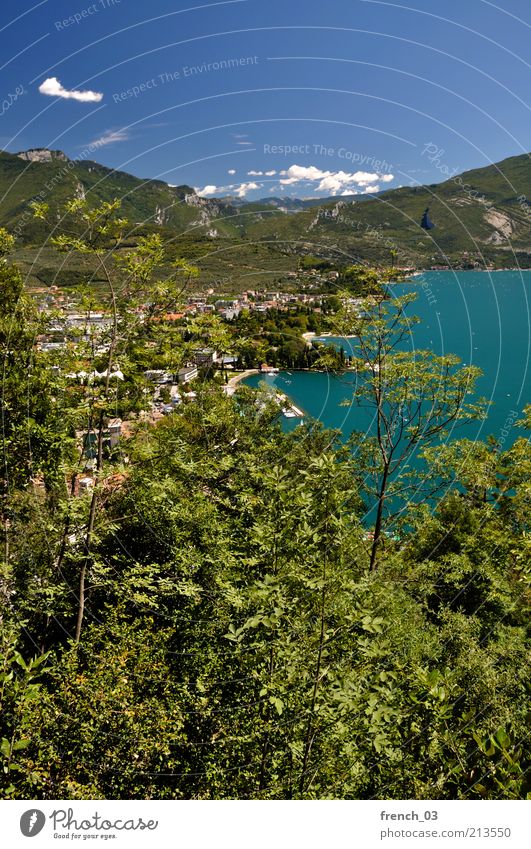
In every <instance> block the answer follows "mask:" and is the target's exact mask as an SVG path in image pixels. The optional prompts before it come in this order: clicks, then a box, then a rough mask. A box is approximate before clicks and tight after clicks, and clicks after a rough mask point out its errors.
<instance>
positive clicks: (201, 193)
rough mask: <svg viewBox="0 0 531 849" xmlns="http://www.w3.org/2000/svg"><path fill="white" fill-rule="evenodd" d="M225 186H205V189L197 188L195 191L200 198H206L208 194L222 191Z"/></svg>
mask: <svg viewBox="0 0 531 849" xmlns="http://www.w3.org/2000/svg"><path fill="white" fill-rule="evenodd" d="M222 191H223V186H205V187H204V188H203V189H198V188H196V190H195V192H196V194H198V195H199V197H200V198H206V197H208V195H215V194H216V192H222Z"/></svg>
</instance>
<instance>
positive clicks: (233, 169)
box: [227, 168, 236, 176]
mask: <svg viewBox="0 0 531 849" xmlns="http://www.w3.org/2000/svg"><path fill="white" fill-rule="evenodd" d="M235 173H236V169H235V168H230V169H229V170H228V171H227V174H230V175H231V176H233V175H234V174H235Z"/></svg>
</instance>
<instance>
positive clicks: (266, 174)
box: [265, 171, 277, 177]
mask: <svg viewBox="0 0 531 849" xmlns="http://www.w3.org/2000/svg"><path fill="white" fill-rule="evenodd" d="M276 173H277V172H276V171H266V172H265V176H266V177H274V176H275V174H276Z"/></svg>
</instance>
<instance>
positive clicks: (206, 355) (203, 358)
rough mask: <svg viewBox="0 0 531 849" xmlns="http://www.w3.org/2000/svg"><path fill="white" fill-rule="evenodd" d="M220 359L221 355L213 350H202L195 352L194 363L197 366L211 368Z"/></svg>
mask: <svg viewBox="0 0 531 849" xmlns="http://www.w3.org/2000/svg"><path fill="white" fill-rule="evenodd" d="M218 359H219V354H218V352H217V351H215V350H214V349H213V348H200V349H199V350H198V351H194V363H195V364H196V366H203V367H206V368H209V367H210V366H212V365H214V363H217V362H218Z"/></svg>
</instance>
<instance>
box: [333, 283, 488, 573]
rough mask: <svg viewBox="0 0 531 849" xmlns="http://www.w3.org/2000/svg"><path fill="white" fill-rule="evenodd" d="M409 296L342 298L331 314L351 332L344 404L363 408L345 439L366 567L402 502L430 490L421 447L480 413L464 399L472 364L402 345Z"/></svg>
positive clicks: (475, 372) (433, 485) (408, 326)
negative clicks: (370, 520)
mask: <svg viewBox="0 0 531 849" xmlns="http://www.w3.org/2000/svg"><path fill="white" fill-rule="evenodd" d="M414 298H415V296H414V295H404V296H402V297H399V298H390V297H388V296H384V294H383V293H382V294H381V295H380V296H378V297H372V296H371V297H369V298H367V299H366V300H365V302H364V304H363V305H362V307H361V308H358V307H356V308H354V307H353V306H352V305H349V304H348V303H347V306H346V307H345V310H344V312H343V314H342V315H341V316H339V317H338V319H337V320H338V322H339V325H340V327H342V328H343V330H342V332H343V333H345V335H347V334H348V333H352V332H354V333H355V335H356V343H355V356H354V357H353V358H352V359H351V367H352V368H353V369H354V371H355V372H356V375H357V384H356V388H355V390H354V393H353V401H352V403H354V404H356V405H357V406H358V407H359V408H360V409H363V410H364V411H366V413H368V416H367V418H366V421H367V430H366V432H365V433H364V432H361V431H357V432H355V433H354V434H352V436H351V444H352V446H353V448H354V449H355V451H356V456H357V457H358V462H359V480H360V486H361V487H362V491H365V492H366V494H367V496H368V497H369V498H371V500H372V501H373V503H372V504H370V505H369V509H370V510H373V509H374V532H373V538H372V543H371V549H370V567H371V569H375V568H376V565H377V561H378V553H379V549H380V547H381V544H382V540H383V538H384V534H385V530H386V526H387V525H388V524H389V523H390V522H391V521H392V520H393V519H394V518H395V517H396V516H398V515H399V513H400V511H401V510H402V509H403V504H404V502H405V503H406V504H408V503H409V501H410V499H414V500H415V502H416V503H419V502H420V501H422V499H424V498H427V497H428V496H429V495H430V494H433V492H434V491H437V482H436V481H434V480H433V477H432V476H430V474H429V472H426V471H425V472H424V474H422V473H421V470H420V468H419V463H420V460H419V457H420V455H421V452H422V451H423V450H425V449H427V448H429V447H430V446H431V445H433V444H435V443H438V442H440V441H441V440H443V439H444V437H445V436H446V434H447V433H448V429H449V428H450V427H452V430H455V428H456V427H457V426H458V425H460V424H463V423H466V422H469V421H471V420H473V419H477V418H480V417H481V416H483V415H484V405H483V404H481V403H479V402H477V403H470V402H469V401H468V399H469V397H470V396H471V395H472V394H473V392H474V386H475V380H476V378H477V377H478V376H479V375H480V373H481V372H480V370H479V369H478V368H476V367H473V366H461V365H460V361H459V359H458V358H457V357H456V356H453V355H451V354H450V355H444V356H437V355H436V354H434V353H433V352H432V351H425V350H414V351H413V352H410V351H408V350H405V348H406V344H407V341H408V338H409V336H410V334H411V331H412V328H413V327H414V326H415V324H416V323H417V319H416V318H415V317H412V316H410V315H408V307H409V305H410V304H411V303H412V302H413V300H414ZM415 454H416V455H417V456H416V457H415ZM419 473H420V474H419Z"/></svg>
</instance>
